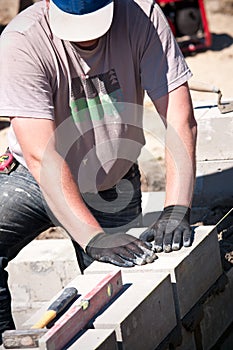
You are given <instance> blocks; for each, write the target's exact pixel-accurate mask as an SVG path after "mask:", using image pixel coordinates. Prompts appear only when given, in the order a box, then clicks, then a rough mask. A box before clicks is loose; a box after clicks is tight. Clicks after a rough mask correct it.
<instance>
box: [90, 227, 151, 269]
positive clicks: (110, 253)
mask: <svg viewBox="0 0 233 350" xmlns="http://www.w3.org/2000/svg"><path fill="white" fill-rule="evenodd" d="M86 253H87V254H88V255H89V256H90V257H92V258H93V259H95V260H98V261H102V262H108V263H111V264H114V265H117V266H121V267H132V266H134V265H144V264H147V263H150V262H153V261H154V260H155V259H157V256H156V254H155V253H154V251H153V250H152V245H151V244H150V243H148V242H142V241H140V240H139V239H137V238H135V237H133V236H131V235H128V234H126V233H113V234H107V233H103V232H101V233H99V234H97V235H96V236H94V237H93V238H92V239H91V240H90V241H89V242H88V244H87V247H86Z"/></svg>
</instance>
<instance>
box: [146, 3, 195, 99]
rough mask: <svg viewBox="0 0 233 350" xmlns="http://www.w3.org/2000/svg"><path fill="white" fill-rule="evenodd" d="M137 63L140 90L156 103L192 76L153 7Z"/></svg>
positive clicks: (160, 13)
mask: <svg viewBox="0 0 233 350" xmlns="http://www.w3.org/2000/svg"><path fill="white" fill-rule="evenodd" d="M150 16H151V17H150V21H149V24H148V26H147V28H146V30H145V31H144V33H145V39H144V43H143V50H142V55H141V59H140V72H141V83H142V87H143V88H144V89H145V90H146V91H147V93H148V95H149V96H150V98H151V99H152V100H156V99H158V98H160V97H162V96H164V95H166V94H167V93H168V92H170V91H172V90H174V89H175V88H177V87H178V86H180V85H181V84H183V83H184V82H186V81H187V80H188V79H189V78H190V77H191V76H192V73H191V71H190V69H189V67H188V66H187V63H186V61H185V59H184V56H183V54H182V52H181V50H180V48H179V46H178V44H177V42H176V39H175V38H174V36H173V33H172V31H171V30H170V27H169V25H168V23H167V20H166V19H165V16H164V14H163V13H162V10H161V9H160V8H159V6H158V5H157V4H155V5H154V7H153V11H151V15H150Z"/></svg>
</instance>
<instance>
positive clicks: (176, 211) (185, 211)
mask: <svg viewBox="0 0 233 350" xmlns="http://www.w3.org/2000/svg"><path fill="white" fill-rule="evenodd" d="M190 213H191V209H190V208H189V207H186V206H184V205H169V206H167V207H165V208H164V209H163V213H162V215H163V218H164V217H165V218H170V219H171V218H173V217H174V218H176V217H180V218H185V219H186V220H187V221H188V222H189V221H190Z"/></svg>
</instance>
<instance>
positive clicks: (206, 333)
mask: <svg viewBox="0 0 233 350" xmlns="http://www.w3.org/2000/svg"><path fill="white" fill-rule="evenodd" d="M226 275H227V277H228V284H227V285H226V287H225V289H224V291H223V292H222V293H219V294H213V295H212V296H211V297H210V298H208V299H207V300H206V302H205V303H204V304H203V310H204V317H203V319H202V321H201V323H200V326H201V334H202V346H203V349H204V350H209V349H211V348H212V347H213V346H214V345H215V344H216V342H217V341H218V339H219V338H220V337H221V336H222V334H223V333H224V332H225V331H226V330H227V328H228V327H230V325H231V324H232V323H233V303H232V297H233V269H230V270H229V271H228V272H227V273H226ZM231 345H233V343H232V344H231ZM231 348H233V346H232V347H231ZM231 348H229V349H231Z"/></svg>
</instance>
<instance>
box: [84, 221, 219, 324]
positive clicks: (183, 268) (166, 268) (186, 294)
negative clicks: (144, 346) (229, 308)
mask: <svg viewBox="0 0 233 350" xmlns="http://www.w3.org/2000/svg"><path fill="white" fill-rule="evenodd" d="M144 229H145V228H144ZM144 229H143V228H138V229H131V230H129V231H128V232H129V233H130V234H133V235H134V236H136V237H138V236H139V234H140V233H141V232H143V230H144ZM157 255H158V259H157V260H155V261H154V262H153V263H152V264H147V265H144V266H134V267H132V268H130V269H127V268H122V271H124V273H128V274H130V273H133V272H141V273H145V272H151V271H154V272H156V273H157V272H168V273H170V275H171V280H172V283H173V285H174V293H175V300H176V307H177V312H178V314H179V317H180V318H181V319H182V318H183V317H184V316H185V314H186V313H187V312H188V311H189V310H190V308H192V307H193V306H194V305H195V304H196V303H197V301H198V300H199V299H200V298H201V297H202V296H203V295H204V293H205V292H206V291H207V290H208V289H209V288H210V287H211V285H212V284H213V283H215V281H216V280H217V279H218V277H219V276H220V275H221V274H222V264H221V257H220V250H219V244H218V237H217V232H216V230H214V226H199V227H197V228H195V231H194V242H193V244H192V246H191V247H188V248H184V247H182V248H181V249H180V250H179V251H174V252H171V253H163V252H162V253H158V254H157ZM114 268H115V266H113V265H110V264H104V263H100V262H96V261H95V262H94V263H93V264H91V265H90V266H89V267H88V268H87V269H86V270H85V274H92V273H106V272H107V271H112V270H113V269H114Z"/></svg>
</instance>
